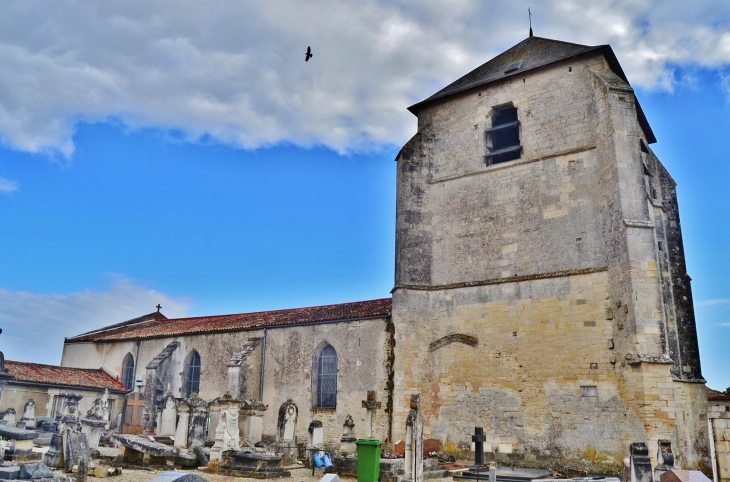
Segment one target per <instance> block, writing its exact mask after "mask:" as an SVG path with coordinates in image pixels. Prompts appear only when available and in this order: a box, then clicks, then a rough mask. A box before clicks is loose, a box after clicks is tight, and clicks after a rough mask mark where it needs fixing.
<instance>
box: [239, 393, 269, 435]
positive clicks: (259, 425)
mask: <svg viewBox="0 0 730 482" xmlns="http://www.w3.org/2000/svg"><path fill="white" fill-rule="evenodd" d="M267 408H269V407H268V406H266V405H264V404H263V403H261V402H260V401H258V400H244V401H243V405H242V406H241V410H240V417H239V422H238V423H239V430H240V433H241V438H242V439H243V440H245V441H246V442H248V443H249V444H251V445H254V444H257V443H259V442H261V435H262V433H263V428H264V412H265V411H266V409H267Z"/></svg>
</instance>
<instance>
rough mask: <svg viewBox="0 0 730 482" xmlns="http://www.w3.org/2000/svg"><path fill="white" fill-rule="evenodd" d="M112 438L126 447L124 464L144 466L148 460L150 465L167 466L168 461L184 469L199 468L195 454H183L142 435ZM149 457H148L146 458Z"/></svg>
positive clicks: (177, 449) (174, 448)
mask: <svg viewBox="0 0 730 482" xmlns="http://www.w3.org/2000/svg"><path fill="white" fill-rule="evenodd" d="M112 438H113V439H114V440H115V441H117V442H119V444H120V445H122V446H123V447H124V456H123V458H122V462H124V463H127V464H133V465H142V464H143V463H144V462H145V459H147V460H146V461H147V463H148V464H150V465H165V464H166V463H167V460H171V461H172V462H174V463H176V464H178V465H182V466H183V467H197V465H198V459H197V457H196V456H195V455H194V454H190V453H187V452H182V451H181V450H180V449H179V448H177V447H172V446H170V445H165V444H161V443H159V442H154V441H152V440H150V439H149V438H148V437H144V436H140V435H126V434H116V435H113V436H112ZM145 455H147V457H145Z"/></svg>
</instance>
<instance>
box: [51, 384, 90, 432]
mask: <svg viewBox="0 0 730 482" xmlns="http://www.w3.org/2000/svg"><path fill="white" fill-rule="evenodd" d="M57 396H58V397H59V398H60V400H59V403H60V404H61V412H60V413H59V415H58V416H56V420H57V421H58V422H59V423H58V431H59V432H63V431H64V430H65V429H67V428H70V429H73V430H81V426H80V425H81V424H80V423H79V413H78V412H79V400H81V399H82V398H84V397H83V395H76V394H75V393H61V394H60V395H57Z"/></svg>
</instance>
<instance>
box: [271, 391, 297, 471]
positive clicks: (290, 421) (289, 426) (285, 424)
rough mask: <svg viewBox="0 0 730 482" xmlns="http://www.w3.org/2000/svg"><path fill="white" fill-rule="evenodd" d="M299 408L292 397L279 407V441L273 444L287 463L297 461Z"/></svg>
mask: <svg viewBox="0 0 730 482" xmlns="http://www.w3.org/2000/svg"><path fill="white" fill-rule="evenodd" d="M298 416H299V409H298V408H297V406H296V404H295V403H294V401H292V399H289V400H287V401H286V402H284V403H282V404H281V407H279V420H278V423H277V432H276V438H277V443H275V444H272V448H273V449H274V453H276V454H277V455H280V456H281V457H282V458H283V460H284V464H285V465H290V464H293V463H296V461H297V455H298V449H297V444H296V439H295V433H296V425H297V417H298Z"/></svg>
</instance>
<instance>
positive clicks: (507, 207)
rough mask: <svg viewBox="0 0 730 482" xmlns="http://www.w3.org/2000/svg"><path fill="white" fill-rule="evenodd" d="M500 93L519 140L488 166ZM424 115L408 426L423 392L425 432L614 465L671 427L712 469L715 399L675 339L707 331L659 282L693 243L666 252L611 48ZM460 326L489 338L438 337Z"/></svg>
mask: <svg viewBox="0 0 730 482" xmlns="http://www.w3.org/2000/svg"><path fill="white" fill-rule="evenodd" d="M504 105H511V106H514V107H516V108H517V111H518V119H519V120H520V140H521V144H522V155H521V158H520V159H518V160H515V161H510V162H507V163H504V164H496V165H491V166H487V165H486V163H485V160H484V154H485V153H486V140H485V137H484V130H485V129H487V128H489V127H490V126H491V118H492V116H493V115H494V112H495V111H496V109H498V108H500V107H501V106H504ZM418 116H419V132H418V133H417V134H416V135H415V136H414V137H413V138H412V139H411V141H409V142H408V144H406V146H404V148H403V149H402V150H401V152H400V154H399V155H398V158H397V161H398V184H397V186H398V194H397V196H398V197H397V216H396V229H397V231H396V287H395V291H394V299H393V322H394V326H395V333H396V336H395V339H396V345H395V346H396V351H395V354H396V357H395V360H396V364H395V374H396V379H395V390H394V425H393V431H394V439H397V438H398V437H400V436H402V435H401V434H402V430H403V428H402V427H403V422H404V420H405V416H406V414H407V399H408V396H409V395H410V393H412V392H419V393H420V394H421V400H422V405H423V406H424V407H425V408H424V412H425V416H424V417H425V419H426V420H427V421H426V431H427V432H430V435H431V436H433V437H436V438H441V439H442V440H443V441H444V442H445V443H446V444H447V446H450V447H452V448H453V449H454V450H463V449H465V448H468V441H469V440H470V439H469V433H470V432H471V430H473V427H474V426H475V425H477V424H483V425H484V426H485V430H487V431H488V433H489V434H490V436H491V437H492V443H491V450H493V451H496V452H498V453H502V454H504V453H505V452H508V453H509V452H511V454H512V456H513V458H514V457H518V458H519V459H520V461H521V463H526V464H530V463H532V464H534V465H540V466H545V465H546V464H550V463H555V464H558V465H560V464H564V465H565V466H568V467H573V468H582V469H585V470H588V471H600V472H604V473H605V472H614V473H617V472H618V470H619V467H620V461H621V459H622V458H623V457H624V456H625V454H626V453H627V450H628V445H629V443H631V442H637V441H638V442H646V443H648V444H649V447H650V454H651V456H652V457H655V454H656V448H657V440H658V439H661V438H669V439H671V440H672V441H673V446H674V447H675V453H676V454H677V456H678V459H679V460H682V462H683V464H684V466H685V467H686V468H695V467H702V465H703V463H704V460H705V459H706V455H707V454H706V452H705V451H704V448H703V447H702V446H701V445H702V444H701V443H700V444H699V445H698V444H697V443H692V442H691V439H692V437H693V436H694V437H695V438H696V437H701V435H702V430H701V423H700V422H701V417H703V416H704V413H705V412H706V408H704V407H703V404H702V401H701V397H698V396H697V393H699V392H698V391H697V389H696V388H697V386H698V385H697V384H694V386H693V385H692V384H691V383H690V384H687V383H680V381H681V382H684V381H685V380H684V379H682V380H677V381H675V379H674V377H673V376H672V366H673V365H674V360H673V359H672V358H671V357H670V354H669V349H668V340H670V339H671V338H672V337H674V338H675V339H676V340H679V344H680V345H682V344H687V343H688V344H689V345H688V346H689V348H690V349H689V350H687V351H688V353H690V352H691V348H692V343H693V342H692V339H691V336H687V337H684V338H683V335H682V333H681V332H680V331H677V324H676V323H673V318H672V316H671V314H668V313H670V312H672V313H674V307H675V304H674V301H673V300H672V298H671V297H667V296H666V293H665V292H663V291H662V289H663V288H662V279H663V277H667V276H668V277H670V278H671V277H673V276H676V275H675V274H674V273H672V272H669V273H667V274H665V273H664V271H671V270H672V269H674V271H679V270H681V268H683V257H681V256H675V259H679V258H680V257H681V263H680V262H679V261H677V262H675V264H674V265H672V267H668V268H667V269H665V268H664V266H663V265H662V263H661V262H660V261H661V258H660V255H659V254H658V253H659V244H658V240H657V232H661V231H659V230H658V228H657V223H656V222H655V218H654V217H653V216H654V214H655V212H654V207H653V205H652V202H651V199H650V196H651V190H650V186H648V185H647V182H646V179H645V175H646V174H645V170H646V169H645V166H646V157H647V156H646V155H645V153H644V152H643V151H647V152H649V151H648V150H647V149H645V148H644V149H642V146H641V142H642V141H643V142H644V145H645V144H646V136H645V134H644V132H642V130H641V127H640V126H639V124H638V121H637V106H636V100H635V97H634V94H633V89H632V88H631V87H630V86H629V85H628V84H626V83H625V82H624V81H623V80H622V79H620V78H619V77H618V76H617V75H616V74H614V73H613V72H611V71H610V69H609V68H608V66H607V64H606V63H605V62H604V60H603V58H602V57H600V56H597V57H590V56H588V57H576V58H572V59H568V60H565V61H563V62H560V63H557V64H554V65H552V66H550V67H547V68H543V69H540V70H538V71H534V72H529V73H525V74H524V76H515V77H512V78H510V79H505V80H504V81H502V82H498V83H494V84H491V85H489V86H487V87H484V88H480V89H472V90H470V91H466V92H464V93H461V94H458V95H454V96H451V97H449V98H447V99H444V100H442V101H440V102H435V103H433V104H430V105H426V106H425V107H423V109H422V110H421V111H419V113H418ZM656 162H658V161H656ZM655 167H656V166H655ZM664 185H666V182H664V183H663V186H664ZM664 191H666V192H664ZM664 191H663V192H664V196H669V197H670V198H672V199H673V202H674V204H675V206H676V195H675V193H674V192H673V191H671V190H668V189H664ZM673 196H674V197H673ZM674 215H675V213H671V214H670V216H669V217H672V216H674ZM677 240H679V241H678V242H679V246H680V247H681V238H678V237H676V236H675V237H674V238H673V241H672V242H670V243H669V246H670V249H674V248H676V246H677ZM674 252H675V253H678V251H677V250H676V249H674ZM679 254H681V253H679ZM671 262H672V261H671V260H670V264H671ZM679 275H680V276H684V273H680V274H679ZM677 279H680V280H683V279H684V278H677ZM686 289H689V288H688V284H687V288H686ZM675 291H676V290H675ZM683 296H685V295H683ZM683 309H684V312H686V308H683ZM690 309H691V301H690ZM670 322H672V323H670ZM685 327H686V330H687V331H688V332H694V330H695V327H694V320H693V319H691V320H689V319H688V317H685ZM458 334H463V335H466V336H471V337H475V338H477V339H479V344H478V345H477V346H476V347H472V346H470V345H469V344H466V345H465V344H458V343H452V344H449V345H447V346H444V347H443V348H439V349H437V350H435V351H431V350H429V349H428V345H427V343H435V344H436V345H439V344H440V343H441V342H439V340H440V339H443V338H444V337H450V336H451V337H453V336H455V335H458ZM695 346H696V345H695ZM442 350H443V354H441V353H439V352H440V351H442ZM690 358H692V357H691V356H690ZM690 366H691V367H694V366H695V364H694V359H692V362H691V363H690ZM696 367H697V371H696V372H694V371H692V373H693V374H698V373H699V360H698V359H697V364H696ZM692 370H694V368H692ZM687 381H690V380H687ZM692 381H699V379H697V378H696V377H695V380H692ZM487 445H488V446H490V444H487ZM546 454H548V455H549V456H550V457H552V459H551V460H552V462H550V460H548V459H545V458H544V455H546Z"/></svg>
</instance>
